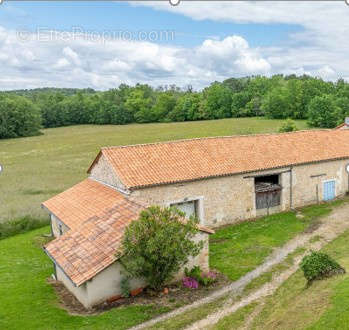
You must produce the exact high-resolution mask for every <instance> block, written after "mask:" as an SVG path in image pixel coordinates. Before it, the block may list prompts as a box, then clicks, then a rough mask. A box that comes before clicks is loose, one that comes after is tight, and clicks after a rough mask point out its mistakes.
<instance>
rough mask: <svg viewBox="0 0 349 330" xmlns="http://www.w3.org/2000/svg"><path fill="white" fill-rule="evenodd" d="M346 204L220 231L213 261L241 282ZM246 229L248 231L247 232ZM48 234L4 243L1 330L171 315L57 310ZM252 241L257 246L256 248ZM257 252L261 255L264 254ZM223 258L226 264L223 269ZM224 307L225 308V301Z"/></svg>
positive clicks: (201, 311)
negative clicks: (86, 313)
mask: <svg viewBox="0 0 349 330" xmlns="http://www.w3.org/2000/svg"><path fill="white" fill-rule="evenodd" d="M342 202H343V201H336V202H334V203H330V204H322V205H315V206H311V207H307V208H304V209H303V210H302V212H303V214H304V215H305V217H304V218H303V219H302V221H300V220H299V219H296V217H295V216H294V217H293V215H294V214H293V213H280V214H278V215H272V216H269V217H265V218H264V219H261V220H260V221H255V222H249V223H244V224H240V225H237V226H229V227H226V228H223V229H220V230H217V233H216V234H215V235H214V236H213V238H212V240H213V241H214V240H219V242H216V243H212V242H211V245H213V249H211V251H210V258H211V261H212V263H213V264H214V265H216V266H217V268H218V269H221V268H222V269H223V270H224V272H225V274H226V275H227V276H229V277H230V278H233V279H237V278H239V277H240V276H242V275H243V274H244V273H245V272H246V271H247V270H251V269H253V268H255V267H256V266H257V264H258V263H260V262H261V261H263V259H264V258H265V257H266V255H267V254H268V253H270V252H271V251H272V248H273V247H275V246H278V245H280V244H282V243H285V242H286V241H287V240H288V239H290V238H292V237H293V236H294V235H296V234H297V233H298V232H300V231H302V230H304V229H305V228H306V227H307V226H308V225H309V224H311V223H312V222H313V221H314V220H316V218H317V217H319V216H321V215H325V214H327V213H329V212H330V211H331V209H332V206H336V205H338V204H339V203H342ZM286 223H287V225H285V224H286ZM243 225H246V226H248V227H245V228H243V227H242V226H243ZM49 230H50V229H49V227H48V226H46V227H43V228H40V229H36V230H33V231H30V232H28V233H25V234H20V235H16V236H14V237H10V238H5V239H3V240H0V297H1V299H0V329H10V330H12V329H28V330H31V329H35V330H36V329H45V330H50V329H126V328H128V327H130V326H132V325H135V324H138V323H140V322H143V321H145V320H148V319H150V318H152V317H154V316H156V315H158V314H160V313H163V312H166V311H167V309H165V308H164V307H161V308H160V307H157V306H150V305H142V306H126V307H121V308H114V309H112V310H110V311H108V312H105V313H103V314H100V315H91V316H78V315H70V314H68V313H67V312H66V311H65V310H64V309H63V308H61V307H60V306H59V302H58V299H57V296H56V294H55V292H54V290H53V288H52V286H51V285H50V284H49V283H48V282H47V278H48V277H49V276H50V274H51V273H52V271H53V267H52V262H51V261H50V259H49V258H48V257H47V256H46V255H45V253H44V252H43V250H42V248H41V244H42V243H43V242H44V240H45V238H44V237H43V234H46V233H48V232H49ZM254 238H255V239H256V243H257V244H254V243H253V240H254ZM229 244H230V245H229ZM238 245H241V247H243V248H244V249H245V251H244V252H243V253H240V254H236V253H232V252H234V251H233V250H234V249H235V248H237V246H238ZM229 246H230V248H229ZM212 250H213V251H212ZM239 251H240V252H241V250H239ZM259 251H263V253H262V254H260V253H259ZM223 259H226V260H227V261H226V263H225V264H224V265H223V261H222V260H223ZM243 259H246V260H247V262H244V263H243V265H244V266H246V267H245V268H244V269H243V270H241V269H240V268H239V267H236V265H237V264H238V263H241V262H242V260H243ZM229 265H230V266H229ZM220 303H221V304H223V303H224V300H221V301H220ZM218 306H220V305H219V303H218V302H217V301H214V302H212V303H210V304H207V305H204V306H201V307H199V308H197V309H194V310H192V311H189V312H186V313H184V314H181V315H180V316H178V317H176V318H174V319H171V320H168V321H166V322H162V323H160V324H157V325H156V326H154V328H157V329H181V328H184V327H185V326H187V325H188V324H190V323H191V322H193V321H195V320H197V319H200V318H203V317H205V316H206V315H207V314H208V313H211V312H212V311H213V310H215V309H216V308H217V307H218ZM237 316H238V317H237ZM232 317H233V318H234V320H235V319H236V320H235V321H236V322H240V320H241V318H242V317H243V315H240V312H239V313H238V314H236V315H234V316H232ZM235 321H234V322H235ZM230 322H232V320H230Z"/></svg>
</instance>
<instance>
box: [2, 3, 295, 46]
mask: <svg viewBox="0 0 349 330" xmlns="http://www.w3.org/2000/svg"><path fill="white" fill-rule="evenodd" d="M0 22H1V25H2V26H3V27H7V28H11V29H26V30H32V31H33V30H35V29H36V28H37V27H38V26H39V27H45V28H50V29H58V30H70V29H71V28H72V27H75V26H79V27H83V28H84V29H85V30H93V31H100V32H102V31H104V30H122V29H125V30H130V31H138V30H145V31H152V30H171V31H175V35H176V38H175V40H171V41H168V43H173V44H176V45H182V46H196V45H198V44H201V43H202V42H203V41H204V40H205V39H207V38H210V37H211V38H212V37H214V38H221V39H223V38H225V37H227V36H229V35H240V36H242V37H243V38H245V39H248V40H249V43H250V45H251V46H253V47H256V46H271V45H277V44H279V43H282V42H285V41H287V39H288V35H289V34H290V33H293V32H297V31H301V30H302V27H301V26H299V25H295V24H247V23H245V24H243V23H240V24H238V23H233V22H215V21H212V20H209V19H205V20H200V21H198V20H193V19H191V18H189V17H185V16H183V15H180V14H176V12H175V11H173V12H161V11H158V10H154V9H153V8H149V7H134V6H132V5H131V4H128V3H124V2H104V1H103V2H100V1H96V2H56V1H55V2H7V3H6V2H5V3H4V5H3V6H2V7H1V10H0Z"/></svg>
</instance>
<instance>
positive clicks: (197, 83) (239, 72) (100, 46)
mask: <svg viewBox="0 0 349 330" xmlns="http://www.w3.org/2000/svg"><path fill="white" fill-rule="evenodd" d="M136 5H137V6H151V7H152V8H155V9H157V10H165V11H171V12H174V13H178V14H181V15H185V16H188V17H191V18H192V19H194V20H213V21H218V22H234V23H264V24H270V23H273V24H274V23H281V24H297V25H299V26H300V27H301V28H302V29H301V31H300V32H297V33H293V34H292V35H290V36H289V38H288V40H284V41H282V42H280V43H279V45H276V46H272V47H251V46H250V45H249V43H248V40H246V39H244V38H243V37H241V36H238V35H231V36H227V37H226V38H224V39H219V38H217V37H212V38H207V40H205V41H204V42H202V44H201V45H198V46H196V47H179V46H173V45H168V44H156V43H154V42H145V41H142V42H141V41H125V40H107V41H106V42H101V41H100V40H97V41H92V39H91V38H88V37H87V36H86V35H84V34H83V33H81V34H80V35H79V36H75V38H71V39H65V40H63V39H59V38H58V39H55V40H51V41H47V40H46V41H44V42H43V41H39V40H38V38H36V37H35V36H34V35H29V37H28V38H24V40H19V38H18V36H16V33H15V32H14V31H9V30H6V29H4V28H2V27H1V26H0V66H1V77H0V89H12V88H32V87H41V86H58V87H93V88H96V89H107V88H112V87H115V86H117V85H118V84H120V83H122V82H125V83H128V84H134V83H137V82H141V83H149V84H151V85H154V86H157V85H160V84H169V83H176V84H178V85H180V86H185V85H187V84H192V85H193V86H194V87H196V88H201V87H203V86H205V85H207V84H209V83H210V82H212V81H213V80H223V79H225V78H228V77H231V76H243V75H252V74H265V75H271V74H274V73H284V74H291V73H295V74H311V75H314V76H321V77H323V78H324V79H330V80H334V79H337V78H339V77H344V78H345V77H349V56H348V54H349V43H348V41H347V36H348V35H349V19H348V17H349V8H348V7H347V6H346V5H345V4H344V2H343V3H341V2H298V1H296V2H292V1H289V2H281V1H280V2H257V1H254V2H216V1H215V2H200V3H198V2H185V1H183V2H182V3H181V4H180V5H179V6H177V7H175V8H173V7H171V6H169V4H168V3H159V2H154V3H151V2H142V3H139V4H136ZM67 71H69V74H67ZM24 77H25V78H24Z"/></svg>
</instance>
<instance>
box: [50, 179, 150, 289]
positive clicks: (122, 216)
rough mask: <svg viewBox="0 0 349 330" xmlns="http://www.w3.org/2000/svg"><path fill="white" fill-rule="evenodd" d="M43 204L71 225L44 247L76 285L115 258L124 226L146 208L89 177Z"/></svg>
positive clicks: (96, 272) (92, 275) (89, 277)
mask: <svg viewBox="0 0 349 330" xmlns="http://www.w3.org/2000/svg"><path fill="white" fill-rule="evenodd" d="M103 198H105V200H104V202H103V201H102V199H103ZM44 205H45V206H46V207H47V208H48V209H49V210H50V211H51V208H52V211H53V210H55V212H56V214H57V215H59V216H60V219H61V220H62V221H63V222H64V223H67V224H68V223H69V224H70V225H71V228H72V229H71V230H69V231H68V232H66V233H65V234H64V235H62V236H60V237H59V238H57V239H55V240H54V241H52V242H50V243H48V244H47V245H46V246H45V250H46V252H47V253H48V255H49V256H50V257H51V258H52V259H54V261H55V262H56V263H57V264H58V265H59V266H60V267H61V268H62V269H63V271H64V272H65V273H66V275H67V276H68V277H69V278H70V279H71V280H72V281H73V282H74V283H75V284H76V285H77V286H79V285H81V284H82V283H84V282H86V281H87V280H89V279H91V278H92V277H94V276H95V275H96V274H98V273H99V272H100V271H101V270H103V269H104V268H106V267H108V266H109V265H110V264H112V263H113V262H114V261H115V260H116V258H115V253H116V251H117V249H118V248H119V246H120V243H121V238H122V235H123V233H124V230H125V228H126V227H127V226H128V225H129V224H130V222H131V221H133V220H134V219H136V218H137V217H138V215H139V212H140V211H141V210H142V209H143V208H144V205H140V204H138V203H136V202H134V201H131V200H129V199H127V198H125V197H124V196H123V195H122V194H121V193H119V192H117V191H115V190H114V189H111V188H109V187H107V186H104V185H102V184H100V183H98V182H95V181H93V180H90V179H86V180H84V181H82V182H81V183H79V184H77V185H76V186H74V187H72V188H71V189H69V190H67V191H65V192H63V193H61V194H59V195H57V196H55V197H53V198H51V199H50V200H49V201H47V202H45V203H44ZM69 211H72V213H71V214H70V213H69Z"/></svg>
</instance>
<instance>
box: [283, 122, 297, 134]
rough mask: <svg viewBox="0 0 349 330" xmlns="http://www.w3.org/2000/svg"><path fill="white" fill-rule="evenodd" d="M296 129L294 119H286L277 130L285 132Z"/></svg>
mask: <svg viewBox="0 0 349 330" xmlns="http://www.w3.org/2000/svg"><path fill="white" fill-rule="evenodd" d="M293 131H298V128H297V125H296V123H295V121H293V120H292V119H287V120H286V121H285V122H284V123H283V124H282V125H281V127H280V129H279V132H280V133H285V132H293Z"/></svg>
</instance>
